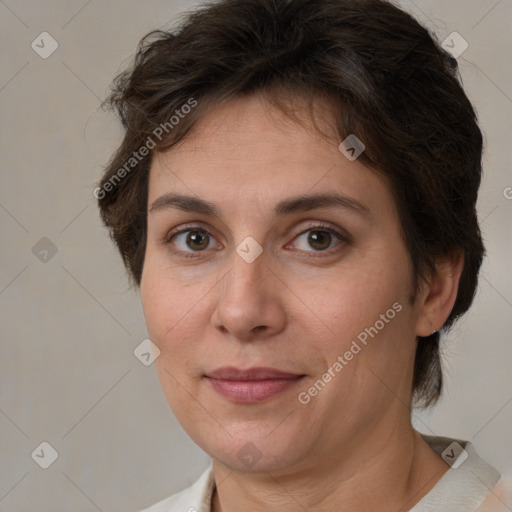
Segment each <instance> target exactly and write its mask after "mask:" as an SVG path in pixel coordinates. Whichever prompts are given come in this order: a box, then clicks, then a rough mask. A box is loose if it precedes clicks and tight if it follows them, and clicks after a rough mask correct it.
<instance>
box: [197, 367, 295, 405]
mask: <svg viewBox="0 0 512 512" xmlns="http://www.w3.org/2000/svg"><path fill="white" fill-rule="evenodd" d="M303 377H304V375H303V374H296V373H289V372H285V371H282V370H277V369H275V368H249V369H246V370H245V369H239V368H234V367H225V368H218V369H217V370H214V371H212V372H209V373H208V374H207V375H206V378H207V379H208V381H209V382H210V384H211V386H212V388H213V390H214V391H216V392H217V393H218V394H220V395H221V396H223V397H224V398H227V399H228V400H230V401H232V402H236V403H258V402H263V401H265V400H269V399H270V398H272V397H274V396H276V395H278V394H280V393H282V392H284V391H285V390H287V389H289V388H290V387H293V386H295V385H296V384H297V383H298V382H299V381H300V380H302V378H303Z"/></svg>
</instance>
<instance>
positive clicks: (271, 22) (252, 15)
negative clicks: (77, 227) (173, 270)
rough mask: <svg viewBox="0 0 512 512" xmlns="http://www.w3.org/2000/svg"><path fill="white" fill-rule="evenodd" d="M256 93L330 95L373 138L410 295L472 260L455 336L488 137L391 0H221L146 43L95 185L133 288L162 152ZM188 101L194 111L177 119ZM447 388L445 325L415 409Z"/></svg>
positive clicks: (477, 250)
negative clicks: (454, 263)
mask: <svg viewBox="0 0 512 512" xmlns="http://www.w3.org/2000/svg"><path fill="white" fill-rule="evenodd" d="M254 93H260V94H262V95H264V96H265V97H266V98H268V99H269V100H270V101H271V102H272V103H273V104H274V105H276V106H278V107H279V108H281V109H282V110H283V112H285V113H288V112H289V111H290V109H289V102H288V103H286V102H282V101H280V98H281V99H282V98H284V97H285V96H288V99H290V98H293V97H301V98H302V99H305V100H306V103H309V104H310V105H311V104H312V103H313V101H314V100H315V99H317V98H320V97H322V98H327V99H328V100H329V101H330V104H331V105H332V114H333V117H334V119H335V122H336V127H337V131H338V133H339V140H340V141H342V140H344V139H345V138H346V137H347V136H348V135H349V134H352V133H353V134H356V135H357V137H358V138H359V139H361V140H362V141H364V144H365V146H366V149H365V151H364V153H363V154H362V155H361V156H360V157H359V158H360V160H361V162H362V163H364V164H365V165H367V166H368V167H370V168H372V169H374V170H375V171H377V172H381V173H383V174H385V175H386V176H387V177H388V179H389V183H390V186H391V190H392V193H393V195H394V199H395V201H396V205H397V207H398V211H399V215H400V219H401V224H402V230H403V236H404V240H405V243H406V246H407V248H408V251H409V254H410V259H411V263H412V269H413V276H412V282H413V292H414V293H413V295H412V297H411V300H414V296H415V293H416V292H417V290H418V286H419V284H420V283H421V280H422V279H424V278H426V277H428V275H430V273H431V272H433V271H434V270H435V265H436V261H438V259H439V258H442V257H446V256H450V255H453V254H455V253H457V252H458V253H462V254H463V260H464V267H463V271H462V276H461V279H460V283H459V289H458V295H457V299H456V301H455V304H454V306H453V309H452V311H451V313H450V315H449V317H448V319H447V321H446V323H445V324H444V326H443V331H446V330H447V329H448V328H449V327H450V326H451V325H452V324H453V322H454V321H455V319H456V318H457V317H458V316H460V315H461V314H463V313H465V312H466V311H467V309H468V308H469V306H470V305H471V303H472V301H473V298H474V295H475V291H476V287H477V282H478V273H479V269H480V266H481V263H482V258H483V255H484V246H483V243H482V238H481V234H480V229H479V225H478V220H477V214H476V201H477V194H478V188H479V186H480V180H481V170H482V169H481V160H482V134H481V131H480V129H479V127H478V124H477V118H476V113H475V111H474V109H473V107H472V105H471V103H470V101H469V100H468V98H467V96H466V94H465V93H464V90H463V88H462V86H461V84H460V80H459V75H458V71H457V62H456V60H455V59H454V58H453V57H452V56H451V55H450V54H448V53H447V52H445V51H444V50H443V49H442V47H441V46H440V45H439V43H438V42H437V40H436V38H435V36H434V35H431V34H430V33H429V32H428V30H427V29H425V28H424V27H423V26H421V25H420V24H419V23H418V22H417V21H416V20H415V19H414V18H413V17H412V16H410V15H409V14H407V13H406V12H404V11H402V10H401V9H399V8H398V7H396V6H394V5H393V4H392V3H390V2H388V1H385V0H288V1H285V0H221V1H216V2H210V3H207V4H205V5H203V6H201V7H200V8H198V9H197V10H195V11H193V12H190V13H187V14H186V15H185V16H184V17H183V19H182V20H181V22H180V23H179V25H178V26H177V27H176V28H175V29H173V30H169V31H164V30H157V31H153V32H151V33H149V34H148V35H147V36H145V37H144V38H143V39H142V40H141V42H140V43H139V46H138V49H137V52H136V55H135V58H134V61H133V64H132V65H131V66H130V68H129V69H127V70H126V71H124V72H122V73H121V74H120V75H118V76H117V77H116V79H115V80H114V82H113V85H112V92H111V94H110V96H109V97H108V98H107V100H106V101H105V105H106V106H107V107H110V108H112V109H113V110H115V111H116V113H117V114H118V115H119V117H120V119H121V122H122V124H123V127H124V130H125V135H124V140H123V141H122V143H121V145H120V147H119V148H118V149H117V151H116V152H115V154H114V155H113V157H112V159H111V161H110V162H109V164H108V166H107V167H106V169H105V172H104V174H103V176H102V178H101V180H100V182H99V184H98V188H97V189H96V190H95V196H96V198H97V199H98V205H99V209H100V213H101V218H102V220H103V222H104V224H105V225H106V226H107V227H108V228H109V232H110V235H111V237H112V239H113V240H114V242H115V244H116V245H117V247H118V249H119V251H120V253H121V256H122V258H123V261H124V263H125V266H126V268H127V270H128V273H129V276H130V277H131V280H132V283H133V284H135V285H136V286H138V285H139V284H140V279H141V274H142V268H143V264H144V254H145V248H146V222H147V206H148V205H147V200H148V179H149V169H150V164H151V159H152V155H153V154H154V152H155V151H162V150H164V149H168V148H170V147H172V146H173V145H174V144H176V143H177V142H179V141H180V140H182V139H183V138H184V137H185V136H186V135H187V133H188V132H189V131H190V129H191V128H192V127H193V126H194V125H195V123H196V122H197V120H199V119H201V117H202V116H204V113H205V112H206V110H207V109H208V108H210V107H212V106H213V107H214V106H215V105H218V104H219V103H220V102H223V101H228V100H229V99H231V98H234V97H237V96H242V95H251V94H254ZM191 99H193V101H195V103H196V105H197V106H196V107H195V108H193V109H188V111H190V112H189V113H188V114H187V115H180V116H179V117H180V119H179V122H178V123H174V122H170V119H171V118H172V117H173V116H174V117H175V118H176V119H177V117H176V116H177V115H178V114H181V113H183V112H185V109H184V107H183V106H184V105H186V104H187V103H189V104H190V103H191ZM285 103H286V106H285ZM162 126H163V127H165V130H162V128H161V127H162ZM159 127H160V128H159ZM156 134H158V136H156ZM150 139H151V144H149V140H150ZM143 147H146V150H147V151H142V150H140V148H143ZM139 150H140V151H139ZM141 153H144V155H143V156H141ZM135 155H136V158H135ZM127 162H130V165H129V166H127ZM442 384H443V379H442V368H441V359H440V333H439V332H436V333H434V334H432V335H431V336H428V337H425V338H421V337H420V338H418V345H417V349H416V358H415V366H414V377H413V382H412V391H413V398H414V403H415V404H416V405H418V406H423V407H426V406H429V405H432V404H434V403H435V402H436V401H437V400H438V399H439V396H440V394H441V390H442Z"/></svg>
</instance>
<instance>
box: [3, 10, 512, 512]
mask: <svg viewBox="0 0 512 512" xmlns="http://www.w3.org/2000/svg"><path fill="white" fill-rule="evenodd" d="M194 5H196V3H194V2H190V1H181V2H178V1H171V0H167V1H163V0H151V1H144V2H142V1H138V2H137V1H135V0H129V1H127V0H123V1H122V0H110V1H108V2H107V1H106V0H104V1H99V0H90V1H87V0H70V1H66V2H64V1H63V0H60V1H59V0H52V1H46V2H36V1H35V0H17V1H15V0H0V29H1V30H0V64H1V68H0V69H1V72H0V73H1V75H0V108H1V117H0V123H1V125H0V132H1V140H2V151H1V155H2V159H1V165H2V187H1V192H0V224H1V229H2V238H1V241H2V242H1V243H2V251H1V267H0V306H1V315H2V317H1V324H0V325H1V342H2V344H1V347H2V353H1V357H0V378H1V385H0V386H1V387H0V408H1V409H0V445H1V462H2V463H1V468H0V511H1V512H3V511H16V512H18V511H20V512H21V511H29V510H30V511H32V510H35V509H37V510H38V511H40V512H46V511H63V510H74V511H75V512H81V511H84V512H89V511H90V512H93V511H97V510H101V511H113V512H117V511H119V512H120V511H136V510H138V509H140V508H142V507H144V506H148V505H149V504H151V503H154V502H155V501H157V500H159V499H162V498H163V497H165V496H167V495H169V494H171V493H173V492H175V491H177V490H179V489H181V488H182V487H184V486H187V485H189V484H191V483H192V482H193V481H195V479H196V478H197V476H198V475H199V474H200V472H201V471H202V470H203V468H205V467H206V465H207V463H208V457H207V456H206V455H205V454H204V453H202V452H201V450H199V449H198V448H197V447H196V446H195V445H193V443H192V442H191V441H189V440H188V438H187V436H186V434H185V433H184V432H183V431H182V429H181V428H180V426H179V425H178V424H177V422H176V420H175V419H174V417H173V415H172V413H171V412H170V411H169V409H168V406H167V403H166V402H165V399H164V397H163V395H162V392H161V390H160V387H159V384H158V380H157V377H156V373H155V370H154V368H153V367H152V366H149V367H146V366H144V365H143V364H141V362H140V361H139V360H138V359H136V357H135V356H134V354H133V351H134V349H135V348H136V347H137V345H139V343H141V341H142V340H143V339H144V338H146V337H147V333H146V330H145V325H144V319H143V316H142V309H141V306H140V301H139V298H138V295H137V293H135V292H134V291H130V290H129V289H128V282H127V279H126V276H125V273H124V269H123V267H122V265H121V261H120V258H119V256H118V254H117V253H116V251H115V249H114V247H113V245H112V244H111V243H110V240H109V238H108V236H107V234H106V232H105V231H104V229H103V228H102V227H101V223H100V221H99V217H98V213H97V209H96V206H95V200H94V198H93V195H92V190H93V188H94V186H95V183H96V180H97V179H98V178H99V176H100V173H101V168H102V165H104V164H105V162H106V160H107V158H108V156H109V155H110V153H111V151H112V150H113V149H114V147H115V145H116V144H117V143H118V142H119V141H120V136H121V132H120V127H119V125H118V123H117V121H116V120H115V119H114V118H113V117H112V116H111V115H108V114H106V113H104V112H102V111H101V110H99V109H98V105H99V103H100V100H101V99H103V98H104V97H105V95H106V93H107V91H108V86H109V83H110V81H111V79H112V78H113V76H114V75H115V74H116V73H117V72H118V71H119V70H120V69H121V68H122V67H124V65H125V64H127V63H128V59H129V57H130V56H131V55H132V54H133V52H134V50H135V46H136V44H137V42H138V41H139V39H140V38H141V37H142V36H143V35H144V34H145V33H146V32H148V31H149V30H151V29H154V28H157V27H160V26H162V25H165V24H166V23H168V22H169V21H172V20H173V19H175V18H176V15H177V14H178V13H179V12H182V11H183V10H187V9H190V8H193V6H194ZM402 5H403V6H404V7H406V8H407V9H408V10H410V12H411V13H413V14H414V15H416V16H417V17H418V18H419V19H420V20H421V21H423V22H425V23H426V24H427V25H428V26H429V27H431V28H432V29H433V30H435V31H436V33H437V34H438V37H439V38H440V40H441V41H442V40H444V39H445V38H446V37H447V36H448V35H449V34H450V33H451V32H453V31H457V32H459V33H460V34H461V35H462V36H463V37H464V38H465V39H466V40H467V41H468V43H469V48H468V49H467V51H466V52H465V53H464V54H463V55H462V56H460V57H459V59H458V60H459V63H460V66H461V70H462V74H463V79H464V84H465V87H466V89H467V91H468V94H469V96H470V98H471V99H472V101H473V102H474V104H475V105H476V107H477V110H478V113H479V116H480V119H481V124H482V127H483V130H484V132H485V137H486V142H487V150H486V156H485V169H486V174H485V179H484V183H483V186H482V190H481V195H480V200H479V215H480V219H481V223H482V230H483V233H484V237H485V241H486V245H487V249H488V257H487V258H486V260H485V263H484V267H483V273H482V278H481V283H480V288H479V291H478V295H477V298H476V302H475V305H474V307H473V308H472V311H471V313H470V314H469V315H468V316H467V317H466V318H465V319H463V320H462V321H461V322H460V323H459V325H458V327H456V328H455V329H454V331H453V332H452V333H451V334H450V336H449V339H448V340H447V343H446V348H445V361H446V370H447V386H446V393H445V396H444V399H443V400H442V402H441V404H440V405H439V406H438V407H437V408H436V409H435V410H433V411H431V412H429V413H421V414H415V416H414V423H415V425H417V427H418V428H419V429H420V430H421V431H422V432H425V433H430V434H436V435H446V436H450V437H456V438H459V439H466V440H472V441H473V443H474V444H475V445H476V448H477V450H478V451H479V452H480V454H481V455H482V456H483V457H484V458H486V459H487V460H488V461H489V462H491V463H492V464H493V465H494V466H495V467H497V468H498V469H499V470H500V471H501V472H502V474H504V475H508V477H509V478H510V475H512V443H511V436H510V430H511V429H510V425H511V424H512V403H511V401H512V381H511V371H510V363H511V361H512V344H511V343H510V330H511V327H512V323H511V320H510V319H511V316H512V275H511V274H512V273H511V270H510V268H511V266H510V252H511V248H512V247H511V245H512V243H511V240H512V236H511V229H510V222H509V221H510V219H511V216H512V199H510V198H512V189H511V188H508V187H512V175H511V173H510V163H511V162H510V156H509V155H510V134H511V128H512V126H511V125H512V123H511V121H512V72H511V68H510V54H509V51H510V46H511V42H512V41H511V33H512V1H511V0H501V1H497V0H470V1H468V0H456V1H455V0H454V1H450V2H444V1H434V0H416V1H415V2H410V1H408V2H402ZM43 31H47V32H49V33H50V34H51V36H52V37H53V38H54V39H55V40H56V41H57V42H58V44H59V47H58V49H57V50H56V51H55V52H54V53H53V54H52V55H51V56H50V57H48V58H47V59H43V58H41V57H40V56H39V55H38V54H37V53H36V52H35V51H34V50H33V49H32V48H31V43H32V41H33V40H35V39H36V38H37V36H39V34H41V33H42V32H43ZM38 41H40V39H38ZM36 42H37V41H36ZM45 48H46V49H48V43H46V44H45ZM507 196H508V198H509V199H507ZM45 237H46V239H49V240H50V241H51V242H49V241H48V240H46V239H44V238H45ZM41 239H43V240H42V241H40V240H41ZM34 246H35V248H34ZM45 250H46V251H48V252H47V253H45V252H44V251H45ZM52 250H53V252H55V250H56V252H55V254H53V252H52ZM43 441H46V442H48V443H50V445H51V446H53V447H54V449H55V450H56V451H57V452H58V454H59V456H58V458H57V460H56V461H55V462H54V463H53V464H52V465H51V466H50V467H49V468H48V469H42V468H41V467H40V466H39V465H38V464H37V463H36V460H37V457H36V456H35V457H34V458H32V456H31V454H32V452H33V451H34V450H35V449H36V448H37V447H38V446H39V445H40V443H41V442H43ZM36 453H39V454H40V457H39V460H40V461H42V460H43V459H44V458H47V457H48V456H49V452H48V451H46V452H45V453H44V456H42V455H41V452H40V451H39V452H37V451H36ZM46 460H47V459H46ZM507 507H508V509H509V510H512V503H507Z"/></svg>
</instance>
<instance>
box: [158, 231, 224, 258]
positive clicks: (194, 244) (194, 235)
mask: <svg viewBox="0 0 512 512" xmlns="http://www.w3.org/2000/svg"><path fill="white" fill-rule="evenodd" d="M166 243H167V244H170V245H173V246H175V247H176V249H177V250H176V252H180V253H185V255H190V254H192V253H200V252H203V251H205V250H206V249H210V248H212V247H213V246H215V245H216V244H215V238H213V237H212V236H211V235H210V233H208V232H207V231H206V230H204V229H199V228H194V229H191V228H188V229H183V230H182V231H179V232H178V233H174V234H173V235H171V236H170V237H169V238H168V239H167V241H166Z"/></svg>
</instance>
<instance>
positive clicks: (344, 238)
mask: <svg viewBox="0 0 512 512" xmlns="http://www.w3.org/2000/svg"><path fill="white" fill-rule="evenodd" d="M189 231H199V232H201V233H205V234H206V235H208V236H209V237H211V238H213V239H214V240H215V237H214V236H213V235H212V234H211V233H210V232H209V231H208V230H206V229H205V228H203V227H201V226H198V225H195V224H192V225H190V224H189V225H185V226H183V227H182V228H181V229H180V230H179V231H171V232H170V233H168V234H167V235H166V236H165V238H164V239H163V243H164V245H171V242H172V240H173V238H174V237H176V236H178V235H181V234H182V233H187V232H189ZM309 231H325V232H327V233H330V234H331V235H333V236H334V237H335V238H337V239H338V240H339V241H341V242H346V243H349V242H350V238H349V236H348V235H346V234H345V235H344V234H341V233H339V232H338V231H336V230H335V229H333V228H331V227H330V226H329V225H327V224H322V223H318V224H314V225H312V226H309V227H308V229H306V230H304V231H301V232H300V233H298V234H297V235H296V236H295V237H294V240H295V239H296V238H298V237H299V236H301V235H304V234H305V233H308V232H309ZM171 250H172V252H173V253H175V254H178V255H179V256H182V257H184V258H197V257H200V256H201V253H204V252H206V250H203V251H181V250H175V249H171ZM338 250H340V249H338ZM306 252H310V251H306ZM312 252H313V254H311V255H310V256H308V257H311V258H317V257H322V255H326V254H327V255H329V256H330V255H332V254H333V253H336V252H337V250H336V249H334V250H333V249H328V250H325V251H312ZM315 253H317V254H315Z"/></svg>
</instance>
